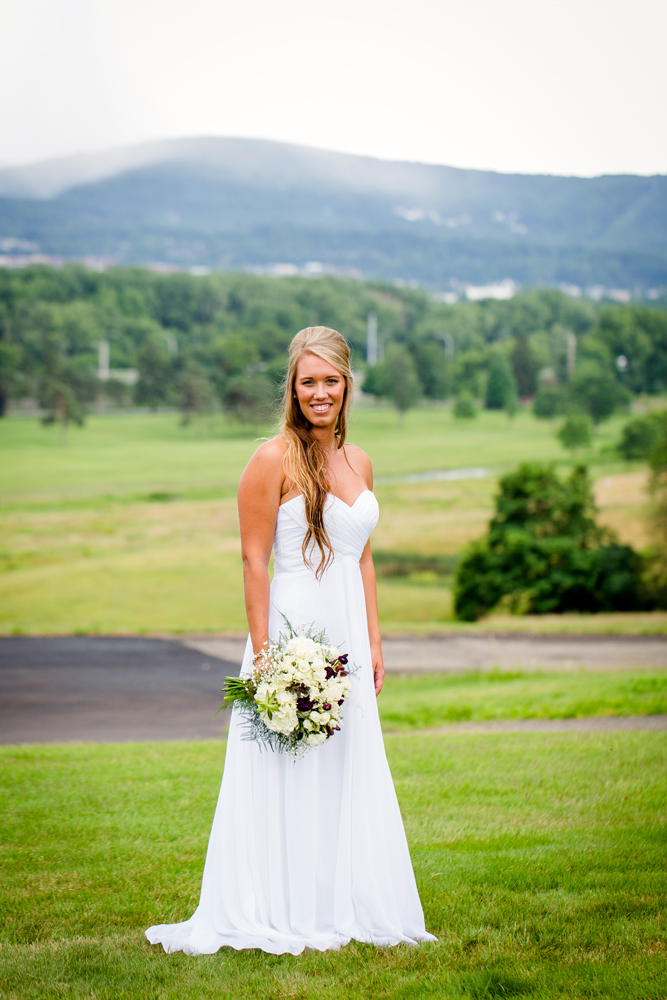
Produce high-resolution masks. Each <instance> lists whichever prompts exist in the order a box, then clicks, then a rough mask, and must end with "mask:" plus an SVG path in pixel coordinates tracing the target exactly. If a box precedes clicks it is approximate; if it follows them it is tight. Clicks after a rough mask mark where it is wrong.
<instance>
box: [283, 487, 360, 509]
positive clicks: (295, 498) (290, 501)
mask: <svg viewBox="0 0 667 1000" xmlns="http://www.w3.org/2000/svg"><path fill="white" fill-rule="evenodd" d="M366 493H370V494H371V496H375V494H374V493H373V490H362V491H361V493H360V494H359V496H358V497H357V499H356V500H355V501H354V503H347V502H346V501H345V500H343V498H342V497H337V496H336V494H335V493H327V496H329V497H331V499H332V500H339V501H340V502H341V503H342V504H345V506H346V507H347V508H348V509H349V510H353V509H354V508H355V507H356V506H357V504H358V503H359V501H360V500H361V498H362V497H363V496H365V494H366ZM302 499H303V493H297V495H296V496H295V497H292V499H291V500H286V501H285V503H281V504H280V506H279V507H278V510H280V508H281V507H287V505H288V504H290V503H294V501H295V500H302Z"/></svg>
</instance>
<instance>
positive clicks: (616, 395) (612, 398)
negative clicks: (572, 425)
mask: <svg viewBox="0 0 667 1000" xmlns="http://www.w3.org/2000/svg"><path fill="white" fill-rule="evenodd" d="M569 394H570V398H571V399H572V401H573V403H574V404H575V406H577V407H578V408H579V409H581V410H583V411H584V412H586V413H588V414H589V416H590V417H591V419H592V420H593V422H594V423H596V424H599V423H600V422H601V421H602V420H608V419H609V417H610V416H611V415H612V413H613V412H614V410H616V409H617V408H618V407H620V406H622V405H624V404H626V403H627V402H628V398H629V397H628V393H627V391H626V390H624V388H623V386H622V385H621V384H620V382H619V381H618V379H617V378H616V376H615V375H614V372H613V371H612V370H611V368H609V367H608V366H606V365H605V363H604V361H603V360H602V359H599V360H595V359H593V358H592V357H589V358H584V359H583V360H582V361H580V362H579V363H578V364H577V367H576V369H575V372H574V374H573V375H572V378H571V380H570V385H569Z"/></svg>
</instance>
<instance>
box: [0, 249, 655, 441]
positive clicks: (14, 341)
mask: <svg viewBox="0 0 667 1000" xmlns="http://www.w3.org/2000/svg"><path fill="white" fill-rule="evenodd" d="M369 314H375V316H376V317H377V329H378V351H377V359H378V360H377V362H376V364H374V365H370V366H369V365H368V364H367V361H366V346H367V345H366V338H367V322H368V316H369ZM316 324H323V325H327V326H333V327H335V328H336V329H339V330H340V331H341V332H342V333H343V334H344V335H345V336H346V337H347V339H348V340H349V342H350V343H351V344H352V346H353V349H354V368H355V371H356V372H357V373H358V374H359V375H360V376H361V381H362V387H363V390H364V392H365V393H368V394H371V395H375V396H377V397H384V398H386V399H389V400H391V402H392V403H393V404H394V405H395V406H396V408H397V410H398V411H399V413H402V412H404V411H405V410H407V409H409V408H410V407H412V406H415V405H417V404H419V402H420V401H422V400H423V401H426V402H428V401H435V400H444V399H447V398H449V397H454V398H455V400H456V406H457V407H458V413H459V414H460V415H461V417H462V418H464V417H465V416H466V415H468V416H474V413H475V407H477V406H485V407H487V408H490V409H506V410H507V411H508V412H509V414H510V416H511V414H512V412H513V410H514V409H516V407H517V405H519V403H520V401H521V400H523V401H524V402H525V403H527V402H528V401H531V400H532V405H533V407H534V411H535V414H536V415H537V416H543V417H546V418H553V417H557V416H559V415H561V414H570V413H576V414H584V415H586V417H587V419H589V420H590V421H592V423H593V424H597V423H599V422H600V421H601V420H604V419H606V418H607V417H609V416H610V415H611V414H612V413H613V412H614V411H615V410H617V409H619V408H622V407H624V406H626V405H627V404H628V402H629V400H630V399H631V398H632V397H633V396H635V395H637V394H640V393H647V394H656V393H661V392H664V391H665V389H667V311H664V310H662V309H660V308H654V307H648V306H645V305H637V304H614V305H601V304H595V303H593V302H590V301H587V300H584V299H575V298H571V297H568V296H567V295H565V294H563V293H562V292H560V291H557V290H555V289H549V288H541V289H540V288H535V289H530V290H527V291H524V292H521V293H520V294H517V295H516V296H514V298H512V299H509V300H505V301H497V300H491V299H489V300H485V301H481V302H464V303H457V304H454V305H447V304H444V303H442V302H438V301H435V300H434V298H433V297H431V296H429V295H428V294H427V293H426V292H423V291H419V290H413V289H410V288H405V287H396V286H394V285H390V284H387V283H382V282H360V281H354V280H345V279H338V278H330V277H324V278H317V279H308V278H299V277H289V278H281V279H275V278H269V277H258V276H252V275H247V274H238V273H237V274H232V273H218V274H211V275H204V276H193V275H190V274H184V273H174V274H155V273H153V272H151V271H149V270H146V269H142V268H112V269H110V270H107V271H104V272H96V271H92V270H88V269H86V268H84V267H82V266H79V265H69V266H66V267H64V268H62V269H54V268H48V267H45V266H42V265H36V266H32V267H28V268H24V269H17V270H9V269H6V270H5V269H3V270H1V271H0V412H1V413H3V414H4V413H6V412H7V410H8V407H9V406H10V405H11V404H19V403H20V401H21V400H32V401H34V402H35V403H37V404H38V405H39V407H40V408H41V413H42V416H43V418H44V420H45V421H47V422H48V421H53V420H58V421H60V422H62V423H64V424H66V423H68V422H70V421H74V422H77V423H81V422H82V421H83V420H84V417H85V413H86V410H87V409H88V408H89V407H90V406H91V405H93V404H94V403H95V402H96V401H98V402H102V403H106V404H107V405H110V406H124V405H139V406H146V407H151V408H158V407H164V406H170V407H178V408H180V409H181V411H182V413H183V419H184V421H186V422H187V421H189V420H190V419H192V418H193V417H195V416H197V414H201V413H206V412H211V411H212V410H215V409H219V408H223V409H225V410H226V411H227V412H228V413H230V414H232V415H233V416H234V417H236V418H238V420H239V421H240V422H243V423H250V424H253V423H257V422H261V421H262V420H263V419H265V418H266V416H267V415H268V413H269V412H270V411H271V409H272V407H273V404H274V402H275V399H276V396H277V395H278V393H279V386H280V382H281V378H282V375H283V371H284V363H285V351H286V348H287V346H288V344H289V342H290V340H291V338H292V336H293V335H294V333H295V332H296V331H297V330H299V329H300V328H302V327H304V326H309V325H316ZM101 342H102V343H103V345H104V349H105V350H107V351H108V372H104V373H103V377H102V378H100V377H99V371H100V369H99V364H100V353H99V352H100V343H101Z"/></svg>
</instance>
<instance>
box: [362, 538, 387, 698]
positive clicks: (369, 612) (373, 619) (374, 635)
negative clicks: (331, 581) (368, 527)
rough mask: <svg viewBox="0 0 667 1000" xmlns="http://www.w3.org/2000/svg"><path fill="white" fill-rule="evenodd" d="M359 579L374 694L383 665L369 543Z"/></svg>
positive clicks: (368, 543)
mask: <svg viewBox="0 0 667 1000" xmlns="http://www.w3.org/2000/svg"><path fill="white" fill-rule="evenodd" d="M359 568H360V569H361V579H362V580H363V584H364V595H365V597H366V618H367V620H368V637H369V639H370V641H371V656H372V659H373V678H374V680H375V694H376V695H378V694H379V693H380V691H381V690H382V684H383V682H384V663H383V662H382V642H381V639H380V621H379V618H378V599H377V587H376V583H375V566H374V565H373V556H372V555H371V543H370V542H366V545H365V546H364V551H363V552H362V553H361V559H360V560H359Z"/></svg>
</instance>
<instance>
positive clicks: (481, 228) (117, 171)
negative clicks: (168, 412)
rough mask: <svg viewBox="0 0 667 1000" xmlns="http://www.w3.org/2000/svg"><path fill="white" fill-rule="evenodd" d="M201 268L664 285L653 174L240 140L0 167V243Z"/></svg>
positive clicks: (664, 205)
mask: <svg viewBox="0 0 667 1000" xmlns="http://www.w3.org/2000/svg"><path fill="white" fill-rule="evenodd" d="M12 239H14V240H22V241H28V242H29V243H32V244H36V245H38V247H39V249H40V251H42V252H43V253H48V254H52V255H64V256H72V257H81V256H87V255H98V256H106V257H112V258H115V259H117V260H118V261H120V262H127V263H130V262H142V261H162V262H165V263H177V264H181V265H208V266H213V267H219V266H223V267H243V266H265V265H268V264H271V263H275V262H292V263H294V264H297V265H303V264H305V263H306V262H307V261H312V260H317V261H320V262H322V263H323V264H324V265H326V266H327V267H329V268H331V269H334V268H339V269H350V268H356V269H357V270H358V271H359V272H361V273H362V274H364V275H368V276H378V277H384V278H391V279H396V278H402V279H404V280H416V281H419V282H422V283H424V284H428V285H434V286H439V287H444V286H445V285H446V284H447V283H448V282H449V281H450V280H452V279H454V280H458V281H461V282H470V281H475V282H486V281H494V280H499V279H502V278H505V277H510V278H513V279H514V280H516V281H519V282H521V283H524V284H534V283H541V282H543V283H547V284H558V283H568V284H576V285H580V286H586V285H590V284H602V285H607V286H610V287H624V288H629V289H644V290H646V289H649V288H652V287H660V286H661V285H663V284H665V283H666V282H667V177H664V176H656V177H635V176H609V177H597V178H592V179H586V178H577V177H550V176H524V175H509V174H498V173H493V172H489V171H479V170H461V169H457V168H453V167H444V166H430V165H425V164H415V163H400V162H389V161H382V160H376V159H372V158H370V157H360V156H350V155H346V154H342V153H332V152H326V151H323V150H315V149H309V148H306V147H301V146H293V145H288V144H285V143H277V142H267V141H263V140H253V139H216V138H211V139H180V140H169V141H164V142H158V143H147V144H144V145H141V146H135V147H128V148H125V149H118V150H113V151H111V152H109V153H107V154H97V155H94V156H93V155H91V156H80V157H74V158H70V159H65V160H57V161H52V162H49V163H43V164H37V165H33V166H29V167H24V168H13V169H5V170H2V171H0V240H2V241H4V242H2V243H0V245H1V246H4V247H5V249H6V250H7V251H11V248H12V246H14V245H15V244H12V243H11V240H12Z"/></svg>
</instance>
